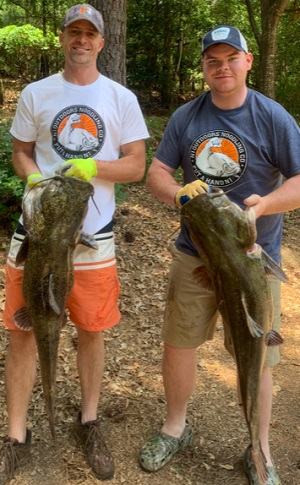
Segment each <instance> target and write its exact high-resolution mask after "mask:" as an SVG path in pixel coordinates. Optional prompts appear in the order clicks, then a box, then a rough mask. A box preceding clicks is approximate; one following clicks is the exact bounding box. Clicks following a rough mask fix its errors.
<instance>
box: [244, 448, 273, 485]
mask: <svg viewBox="0 0 300 485" xmlns="http://www.w3.org/2000/svg"><path fill="white" fill-rule="evenodd" d="M244 470H245V473H246V475H247V477H248V480H249V484H250V485H261V484H260V482H259V481H258V476H257V472H256V468H255V465H254V463H253V461H252V459H251V445H249V446H248V448H247V449H246V451H245V454H244ZM267 471H268V481H267V483H266V484H265V485H282V483H281V480H280V478H279V476H278V474H277V472H276V469H275V466H267Z"/></svg>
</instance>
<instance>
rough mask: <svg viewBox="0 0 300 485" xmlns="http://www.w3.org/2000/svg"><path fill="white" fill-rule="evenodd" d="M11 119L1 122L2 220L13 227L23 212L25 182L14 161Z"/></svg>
mask: <svg viewBox="0 0 300 485" xmlns="http://www.w3.org/2000/svg"><path fill="white" fill-rule="evenodd" d="M10 125H11V120H6V121H3V122H2V123H0V221H1V223H2V224H7V223H8V224H10V225H11V226H12V227H13V228H14V227H15V225H16V222H17V220H18V218H19V216H20V213H21V200H22V195H23V191H24V182H22V180H20V179H19V177H17V175H16V174H15V171H14V168H13V165H12V162H11V154H12V142H11V138H12V137H11V134H10V133H9V129H10Z"/></svg>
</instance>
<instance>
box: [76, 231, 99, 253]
mask: <svg viewBox="0 0 300 485" xmlns="http://www.w3.org/2000/svg"><path fill="white" fill-rule="evenodd" d="M78 244H83V245H84V246H87V247H88V248H91V249H98V244H97V241H96V239H95V238H94V236H92V235H91V234H87V233H86V232H82V233H81V234H80V237H79V240H78Z"/></svg>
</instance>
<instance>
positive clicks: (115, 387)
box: [0, 186, 300, 485]
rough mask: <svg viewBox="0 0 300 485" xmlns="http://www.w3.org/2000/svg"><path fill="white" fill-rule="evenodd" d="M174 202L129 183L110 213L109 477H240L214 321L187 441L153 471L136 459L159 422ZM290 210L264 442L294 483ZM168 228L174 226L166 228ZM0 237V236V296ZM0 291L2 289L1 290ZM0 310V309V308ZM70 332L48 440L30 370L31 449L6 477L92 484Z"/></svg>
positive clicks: (226, 369) (229, 385)
mask: <svg viewBox="0 0 300 485" xmlns="http://www.w3.org/2000/svg"><path fill="white" fill-rule="evenodd" d="M178 221H179V218H178V211H177V210H176V209H173V208H168V207H166V206H164V205H163V204H161V203H160V202H158V201H154V199H153V198H152V196H151V195H150V194H147V193H146V192H145V190H144V189H143V188H140V187H139V186H132V187H129V188H128V190H127V201H126V203H125V204H123V205H122V206H119V207H118V210H117V213H116V241H117V253H118V264H119V273H120V280H121V288H122V294H121V311H122V322H121V323H120V325H118V326H117V327H116V328H114V329H111V330H109V331H108V332H107V333H106V345H107V366H106V372H105V378H104V388H103V396H102V401H101V409H100V412H101V414H102V417H103V430H104V432H105V435H106V437H107V442H108V444H109V446H110V448H111V449H112V451H113V452H114V456H115V462H116V474H115V478H114V479H112V480H111V481H110V482H108V483H111V484H112V485H123V484H126V485H135V484H137V485H139V484H143V485H160V484H165V483H168V484H169V485H196V484H197V485H225V484H228V485H247V480H246V478H245V476H244V474H243V470H242V464H241V456H242V454H243V452H244V450H245V448H246V446H247V445H248V432H247V429H246V426H245V421H244V418H243V415H242V413H241V410H240V408H239V406H238V404H237V400H236V393H235V370H234V366H233V363H232V361H231V359H230V357H229V356H228V355H227V354H226V352H225V350H224V349H223V343H222V338H223V329H222V326H221V324H219V326H218V330H217V332H216V337H215V339H214V341H213V342H209V343H207V344H206V345H205V346H203V347H202V348H201V349H200V350H199V353H198V371H199V373H198V384H197V389H196V392H195V394H194V396H193V398H192V400H191V402H190V406H189V420H190V422H191V423H192V426H193V430H194V440H193V444H192V446H191V447H190V448H189V449H188V450H187V451H185V452H184V453H181V454H180V455H178V456H177V457H176V458H175V459H174V460H173V461H172V463H171V464H169V465H168V466H167V467H165V468H164V469H162V470H161V471H160V472H158V473H156V474H148V473H145V472H143V471H142V470H141V469H140V468H139V465H138V463H137V455H138V451H139V448H140V446H141V445H142V443H143V442H144V440H145V439H147V438H148V437H150V436H151V435H152V434H153V433H155V432H156V431H157V430H158V429H159V427H160V426H161V424H162V421H163V418H164V413H165V399H164V392H163V385H162V378H161V371H160V365H161V364H160V363H161V350H162V347H161V341H160V328H161V323H162V315H163V308H164V295H165V287H166V280H167V274H168V267H169V262H170V258H169V253H168V245H169V244H170V239H171V238H172V233H173V232H174V231H175V230H176V228H177V227H178ZM299 221H300V219H299V214H298V213H297V211H296V212H295V213H293V214H292V215H290V216H289V217H287V220H286V224H285V236H284V251H283V255H284V260H283V267H284V269H285V271H286V272H287V274H288V276H289V282H288V283H286V284H285V285H283V319H282V332H281V333H282V336H283V337H284V339H285V343H284V345H283V346H282V362H281V364H280V365H279V366H278V367H277V368H276V369H275V371H274V412H273V420H272V429H271V444H272V450H273V455H274V459H275V462H276V464H277V467H278V470H279V473H280V475H281V477H282V482H283V484H284V485H299V483H300V451H299V433H300V408H299V387H300V385H299V370H300V349H299V336H300V325H299V323H300V314H299V307H300V304H299V302H300V285H299V276H300V258H299V256H298V251H299V250H298V241H299V234H300V222H299ZM173 237H174V236H173ZM7 243H8V240H7V237H2V238H1V239H0V249H1V244H2V253H1V255H2V256H1V261H0V263H1V265H0V268H1V270H0V289H1V291H2V293H1V295H0V302H1V301H2V304H3V299H4V293H3V264H4V261H5V253H6V249H7ZM1 296H2V298H1ZM0 316H1V315H0ZM6 346H7V335H6V332H5V331H3V332H2V333H1V334H0V425H1V426H0V430H1V433H0V434H1V436H4V435H5V432H6V415H5V391H4V358H5V349H6ZM75 348H76V333H75V331H74V328H73V327H72V325H69V326H67V328H66V329H64V330H63V333H62V340H61V348H60V355H59V363H58V385H57V399H56V411H57V416H56V427H57V433H58V440H57V443H56V446H55V445H54V444H53V442H52V440H51V436H50V432H49V425H48V421H47V416H46V413H45V406H44V402H43V397H42V393H41V386H40V380H38V382H37V384H36V387H35V389H34V396H33V399H32V402H31V405H30V409H29V426H30V427H32V428H33V449H32V459H31V462H30V464H29V465H28V466H26V467H25V468H24V469H22V471H21V472H20V473H19V474H18V475H17V477H16V479H15V480H14V481H13V482H12V483H14V484H15V485H18V484H20V485H21V484H22V485H40V483H45V485H52V484H53V485H79V484H80V485H87V484H89V485H92V484H97V483H99V481H98V480H96V479H95V478H94V477H93V475H92V474H91V473H90V470H89V468H88V467H87V465H86V463H85V459H84V456H83V454H82V452H81V450H80V449H79V447H78V445H77V443H76V440H75V437H74V434H73V423H74V420H75V417H76V413H77V410H78V408H79V406H80V393H79V386H78V376H77V370H76V365H75V354H76V352H75Z"/></svg>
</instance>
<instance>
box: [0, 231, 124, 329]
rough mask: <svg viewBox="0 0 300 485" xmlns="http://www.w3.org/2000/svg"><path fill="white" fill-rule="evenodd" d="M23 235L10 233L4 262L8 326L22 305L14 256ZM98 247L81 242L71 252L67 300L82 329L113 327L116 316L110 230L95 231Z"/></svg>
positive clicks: (20, 277)
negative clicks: (71, 280)
mask: <svg viewBox="0 0 300 485" xmlns="http://www.w3.org/2000/svg"><path fill="white" fill-rule="evenodd" d="M23 239H24V235H22V234H19V233H16V232H15V233H14V235H13V237H12V241H11V246H10V251H9V254H8V259H7V264H6V284H5V292H6V301H5V307H4V312H3V322H4V324H5V326H6V327H7V328H9V329H10V330H19V329H18V328H17V327H16V326H15V324H14V323H13V315H14V314H15V312H16V310H18V309H20V308H22V307H24V306H26V303H25V301H24V298H23V293H22V280H23V267H16V266H15V260H16V255H17V254H18V251H19V248H20V246H21V244H22V242H23ZM95 239H96V240H97V243H98V249H96V250H95V249H89V248H87V247H86V246H83V245H82V244H78V245H77V246H76V249H75V252H74V285H73V288H72V291H71V294H70V296H69V299H68V302H67V308H68V310H69V313H70V319H71V320H72V322H73V323H74V324H75V325H76V326H77V327H80V328H82V329H83V330H88V331H91V332H97V331H100V330H105V329H107V328H109V327H113V326H114V325H116V324H117V323H118V322H119V320H120V312H119V308H118V297H119V291H120V288H119V280H118V275H117V267H116V260H115V247H114V237H113V232H105V233H101V234H96V235H95Z"/></svg>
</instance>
